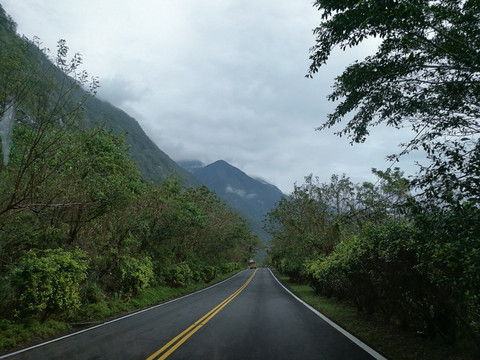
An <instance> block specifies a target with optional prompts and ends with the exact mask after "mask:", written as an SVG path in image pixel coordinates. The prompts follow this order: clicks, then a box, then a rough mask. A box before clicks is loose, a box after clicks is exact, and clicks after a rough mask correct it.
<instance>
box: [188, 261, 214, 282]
mask: <svg viewBox="0 0 480 360" xmlns="http://www.w3.org/2000/svg"><path fill="white" fill-rule="evenodd" d="M190 268H191V269H192V272H193V281H194V282H202V283H209V282H210V281H212V280H213V279H215V276H216V274H217V269H216V268H215V266H211V265H202V264H200V265H190Z"/></svg>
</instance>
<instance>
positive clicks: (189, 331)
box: [147, 269, 258, 360]
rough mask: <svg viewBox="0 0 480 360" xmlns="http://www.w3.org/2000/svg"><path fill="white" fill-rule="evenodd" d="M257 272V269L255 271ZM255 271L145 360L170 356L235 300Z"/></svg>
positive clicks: (158, 359) (159, 359)
mask: <svg viewBox="0 0 480 360" xmlns="http://www.w3.org/2000/svg"><path fill="white" fill-rule="evenodd" d="M257 270H258V269H257ZM257 270H255V271H254V273H253V274H252V275H251V276H250V277H249V278H248V280H247V281H246V282H245V284H243V285H242V286H241V287H240V289H238V290H237V291H235V292H234V293H233V294H232V295H230V296H229V297H228V298H226V299H225V300H223V301H222V302H221V303H220V304H218V305H217V306H215V307H214V308H213V309H212V310H210V311H209V312H208V313H206V314H205V315H203V316H202V317H201V318H200V319H198V320H197V321H196V322H195V323H194V324H193V325H190V326H189V327H188V328H186V329H185V330H184V331H183V332H181V333H180V334H178V335H177V336H175V337H174V338H173V339H172V340H170V341H169V342H168V343H167V344H165V346H163V347H162V348H161V349H160V350H158V351H157V352H155V353H154V354H152V355H150V356H149V357H148V358H147V360H153V359H156V360H162V359H166V358H167V357H169V356H170V354H171V353H173V352H174V351H175V350H176V349H178V348H179V347H180V346H181V345H182V344H183V343H184V342H185V341H187V340H188V339H189V338H190V336H192V335H193V334H195V333H196V332H197V331H198V330H200V328H201V327H202V326H203V325H205V324H206V323H207V322H209V321H210V320H211V319H212V318H213V317H214V316H215V315H217V314H218V313H219V312H220V310H222V309H223V308H224V307H225V306H227V304H228V303H229V302H230V301H232V300H233V299H235V298H236V297H237V296H238V294H240V293H241V292H242V291H243V289H245V288H246V287H247V285H248V284H249V283H250V281H252V279H253V277H254V276H255V274H256V273H257Z"/></svg>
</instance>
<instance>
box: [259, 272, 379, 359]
mask: <svg viewBox="0 0 480 360" xmlns="http://www.w3.org/2000/svg"><path fill="white" fill-rule="evenodd" d="M268 270H269V271H270V274H272V276H273V278H274V279H275V280H276V281H277V282H278V283H279V284H280V286H281V287H283V288H284V289H285V290H286V291H287V292H288V293H289V294H290V295H292V296H293V297H294V298H295V299H296V300H298V301H299V302H301V303H302V304H303V305H305V306H306V307H307V308H308V309H310V310H311V311H313V312H314V313H315V314H316V315H318V316H319V317H320V318H322V320H324V321H325V322H327V323H328V324H329V325H330V326H332V327H333V328H335V330H337V331H339V332H340V333H342V334H343V335H344V336H346V337H347V338H349V339H350V340H351V341H353V342H354V343H355V344H356V345H358V346H359V347H361V348H362V349H363V350H365V351H366V352H367V353H369V354H370V355H372V356H373V357H374V358H375V359H377V360H388V359H387V358H386V357H384V356H382V355H381V354H379V353H378V352H377V351H375V350H374V349H372V348H371V347H370V346H368V345H367V344H365V343H364V342H363V341H361V340H360V339H358V338H356V337H355V336H353V335H352V334H351V333H349V332H348V331H347V330H345V329H344V328H342V327H341V326H339V325H337V324H336V323H334V322H333V321H332V320H330V319H329V318H327V317H326V316H325V315H323V314H322V313H321V312H319V311H318V310H317V309H315V308H313V307H312V306H310V305H308V304H307V303H306V302H305V301H303V300H302V299H300V298H299V297H298V296H297V295H295V294H294V293H292V292H291V291H290V290H289V289H287V288H286V287H285V286H284V285H283V284H282V283H281V282H280V281H279V280H278V279H277V277H276V276H275V275H274V274H273V272H272V270H270V269H268Z"/></svg>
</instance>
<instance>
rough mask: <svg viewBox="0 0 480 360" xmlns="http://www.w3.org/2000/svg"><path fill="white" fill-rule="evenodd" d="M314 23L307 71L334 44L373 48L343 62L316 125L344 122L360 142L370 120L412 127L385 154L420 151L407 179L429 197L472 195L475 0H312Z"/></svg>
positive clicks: (477, 89) (479, 64)
mask: <svg viewBox="0 0 480 360" xmlns="http://www.w3.org/2000/svg"><path fill="white" fill-rule="evenodd" d="M315 6H316V7H318V9H319V10H320V11H322V20H323V21H322V23H321V24H320V25H319V26H318V27H317V28H316V29H315V30H314V33H315V35H316V36H317V39H316V44H315V45H314V46H313V47H312V49H311V56H310V59H311V61H312V63H311V66H310V71H309V76H312V75H313V74H314V73H316V72H317V71H318V69H319V67H321V66H323V64H325V63H326V62H327V60H328V58H329V57H330V55H331V52H332V50H333V49H334V48H336V47H339V48H340V49H342V50H345V49H347V48H351V47H354V46H357V45H359V44H360V43H361V42H362V41H364V40H365V39H369V38H377V39H379V41H380V44H379V47H378V49H377V51H376V53H375V54H374V55H372V56H368V57H367V58H366V59H365V60H363V61H361V62H355V63H354V64H352V65H350V66H348V67H347V68H346V69H345V70H344V72H343V74H342V75H340V76H339V77H337V79H336V81H335V84H334V90H333V92H332V94H331V95H330V96H329V99H330V100H332V101H340V103H339V104H338V105H337V107H336V109H335V111H334V112H333V113H331V114H330V115H329V116H328V120H327V121H326V122H325V123H324V124H323V125H322V126H321V127H320V129H325V128H329V127H332V126H334V125H335V124H337V123H339V122H341V121H343V120H345V119H346V120H347V123H346V126H345V127H344V128H343V129H342V130H340V131H339V132H338V134H339V135H348V136H349V137H351V139H352V141H353V142H363V141H365V139H366V137H367V136H368V135H369V127H371V126H376V125H378V124H381V123H383V124H386V125H387V126H391V127H394V128H402V127H411V128H412V129H413V130H414V132H415V133H416V135H415V136H414V137H413V138H412V139H411V140H410V141H409V142H408V143H407V144H404V149H403V151H402V152H401V153H400V154H399V155H394V156H392V159H396V158H398V156H400V155H402V154H405V153H408V152H410V151H412V150H415V149H422V150H424V152H425V153H426V154H427V157H428V158H429V160H430V164H429V165H427V166H425V167H423V168H422V170H421V172H420V173H419V175H418V176H417V178H416V179H415V181H414V184H415V185H416V186H418V187H420V188H421V189H423V190H424V191H425V195H426V196H427V197H428V198H429V199H430V201H435V202H437V203H443V204H444V206H445V204H452V205H455V203H461V202H462V201H474V202H477V203H478V201H479V200H480V194H479V187H478V186H475V185H474V184H477V183H478V179H479V168H480V163H479V159H480V157H479V156H478V154H479V151H480V143H479V138H478V134H479V131H480V128H479V126H478V119H479V117H480V108H479V107H478V103H479V96H480V95H479V94H480V70H479V69H480V57H479V56H478V49H479V48H480V25H479V24H480V22H479V21H478V19H479V14H480V8H479V6H478V2H477V1H474V0H468V1H457V0H440V1H408V0H402V1H394V0H387V1H374V2H372V1H368V0H364V1H347V2H345V1H331V0H317V1H316V2H315Z"/></svg>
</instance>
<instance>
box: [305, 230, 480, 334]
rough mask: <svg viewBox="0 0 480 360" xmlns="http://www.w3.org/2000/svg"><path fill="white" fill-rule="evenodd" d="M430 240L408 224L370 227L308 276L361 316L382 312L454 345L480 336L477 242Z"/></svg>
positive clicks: (310, 266)
mask: <svg viewBox="0 0 480 360" xmlns="http://www.w3.org/2000/svg"><path fill="white" fill-rule="evenodd" d="M424 225H425V224H424ZM428 236H429V234H428V233H426V232H419V229H418V227H417V225H415V224H414V223H408V222H407V221H392V222H390V223H388V224H384V225H373V224H370V225H368V226H365V228H364V229H363V231H362V232H361V234H360V236H358V237H353V238H351V239H350V240H348V241H344V242H342V243H341V244H339V245H338V246H337V247H336V249H335V250H334V252H333V253H332V254H330V255H329V256H327V257H325V258H323V259H319V260H314V261H306V262H305V264H304V268H305V274H306V275H307V277H308V278H309V279H310V282H311V285H312V287H313V288H314V289H315V290H316V291H318V292H320V293H322V294H324V295H327V296H332V295H333V296H336V297H338V298H346V299H349V300H351V301H353V302H354V303H355V304H356V305H357V307H358V308H359V309H360V310H364V311H366V312H368V313H373V312H380V313H382V314H383V315H384V317H385V318H386V319H387V320H388V319H393V320H394V321H396V322H398V323H399V324H401V325H402V326H403V327H405V328H406V327H413V328H415V329H417V330H420V331H422V332H425V333H426V334H428V335H430V336H434V335H437V334H438V335H441V336H442V337H443V338H444V339H445V340H447V341H455V339H456V338H457V337H458V336H460V335H465V333H469V334H470V335H472V336H473V337H474V338H475V337H477V336H478V334H479V332H478V330H479V328H478V325H477V324H478V309H479V297H478V295H479V290H478V289H479V288H478V285H479V284H480V283H479V282H478V273H479V270H480V258H479V256H478V251H477V250H476V246H478V245H476V244H478V239H477V240H476V241H472V240H471V239H469V238H466V239H465V238H461V237H458V238H457V239H455V237H456V236H455V235H454V234H451V235H450V236H449V237H448V238H446V237H443V239H441V238H437V239H436V240H435V241H433V240H432V239H430V238H429V237H428ZM459 260H460V262H459ZM457 264H458V265H457ZM467 282H468V284H466V283H467Z"/></svg>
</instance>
